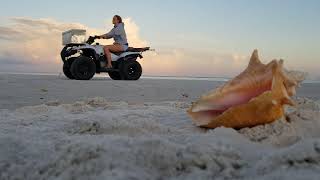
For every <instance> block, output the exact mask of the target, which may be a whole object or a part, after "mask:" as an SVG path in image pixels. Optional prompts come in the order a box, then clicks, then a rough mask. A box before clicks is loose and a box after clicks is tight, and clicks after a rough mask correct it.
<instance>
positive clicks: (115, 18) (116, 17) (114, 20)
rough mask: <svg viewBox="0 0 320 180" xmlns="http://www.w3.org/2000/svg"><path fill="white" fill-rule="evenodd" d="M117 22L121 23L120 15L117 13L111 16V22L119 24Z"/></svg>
mask: <svg viewBox="0 0 320 180" xmlns="http://www.w3.org/2000/svg"><path fill="white" fill-rule="evenodd" d="M119 23H122V18H121V16H119V15H115V16H113V19H112V24H119Z"/></svg>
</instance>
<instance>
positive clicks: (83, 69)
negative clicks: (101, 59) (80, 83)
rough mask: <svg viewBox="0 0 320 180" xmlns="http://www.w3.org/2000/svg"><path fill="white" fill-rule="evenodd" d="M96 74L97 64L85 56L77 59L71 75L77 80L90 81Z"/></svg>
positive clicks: (72, 66)
mask: <svg viewBox="0 0 320 180" xmlns="http://www.w3.org/2000/svg"><path fill="white" fill-rule="evenodd" d="M95 73H96V64H95V63H94V61H93V60H92V59H91V58H89V57H85V56H79V57H77V58H76V59H75V60H74V62H73V63H72V65H71V74H72V75H73V76H74V77H75V79H76V80H90V79H92V77H93V76H94V74H95Z"/></svg>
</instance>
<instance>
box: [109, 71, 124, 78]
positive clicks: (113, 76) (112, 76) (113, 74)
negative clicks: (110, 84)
mask: <svg viewBox="0 0 320 180" xmlns="http://www.w3.org/2000/svg"><path fill="white" fill-rule="evenodd" d="M108 74H109V76H110V78H111V79H112V80H121V79H122V78H121V75H120V73H119V72H108Z"/></svg>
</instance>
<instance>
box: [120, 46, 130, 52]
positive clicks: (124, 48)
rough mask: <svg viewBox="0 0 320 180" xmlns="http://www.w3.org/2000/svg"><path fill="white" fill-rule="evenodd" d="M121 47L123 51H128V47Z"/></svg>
mask: <svg viewBox="0 0 320 180" xmlns="http://www.w3.org/2000/svg"><path fill="white" fill-rule="evenodd" d="M121 46H122V49H123V51H127V50H128V48H129V46H128V45H121Z"/></svg>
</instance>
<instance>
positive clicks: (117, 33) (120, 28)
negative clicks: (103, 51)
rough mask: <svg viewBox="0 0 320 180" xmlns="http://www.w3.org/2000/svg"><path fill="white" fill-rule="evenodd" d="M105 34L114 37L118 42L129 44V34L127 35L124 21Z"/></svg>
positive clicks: (108, 37) (107, 36) (109, 37)
mask: <svg viewBox="0 0 320 180" xmlns="http://www.w3.org/2000/svg"><path fill="white" fill-rule="evenodd" d="M105 36H106V38H107V39H111V38H113V39H114V42H115V43H116V44H120V45H128V41H127V35H126V31H125V30H124V24H123V23H119V24H117V25H115V26H114V28H113V29H111V31H110V32H108V33H106V34H105Z"/></svg>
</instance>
